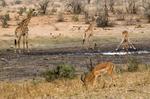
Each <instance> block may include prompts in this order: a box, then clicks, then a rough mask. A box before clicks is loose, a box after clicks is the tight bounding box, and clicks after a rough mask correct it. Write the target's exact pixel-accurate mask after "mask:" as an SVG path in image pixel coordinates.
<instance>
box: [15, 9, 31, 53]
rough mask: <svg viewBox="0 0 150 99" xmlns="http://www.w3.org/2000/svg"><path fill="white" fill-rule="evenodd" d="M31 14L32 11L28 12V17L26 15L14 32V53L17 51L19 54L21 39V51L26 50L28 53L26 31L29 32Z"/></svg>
mask: <svg viewBox="0 0 150 99" xmlns="http://www.w3.org/2000/svg"><path fill="white" fill-rule="evenodd" d="M33 12H34V9H32V10H30V11H29V13H28V15H27V18H25V19H24V20H22V21H21V22H20V23H19V25H18V27H17V28H16V30H15V37H16V38H15V41H14V43H15V52H16V51H17V50H18V51H19V53H20V52H21V49H20V41H21V39H23V49H25V48H27V50H28V51H29V49H28V31H29V28H28V24H29V22H30V20H31V17H32V15H33Z"/></svg>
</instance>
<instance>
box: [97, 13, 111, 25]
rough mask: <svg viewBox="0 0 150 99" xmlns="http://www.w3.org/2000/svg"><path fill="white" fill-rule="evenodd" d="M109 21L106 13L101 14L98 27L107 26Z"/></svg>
mask: <svg viewBox="0 0 150 99" xmlns="http://www.w3.org/2000/svg"><path fill="white" fill-rule="evenodd" d="M108 22H109V21H108V18H107V17H106V16H105V15H99V16H98V18H97V19H96V24H97V27H107V26H108Z"/></svg>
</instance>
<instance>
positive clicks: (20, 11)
mask: <svg viewBox="0 0 150 99" xmlns="http://www.w3.org/2000/svg"><path fill="white" fill-rule="evenodd" d="M25 12H26V7H21V8H19V12H18V14H19V15H22V14H23V13H25Z"/></svg>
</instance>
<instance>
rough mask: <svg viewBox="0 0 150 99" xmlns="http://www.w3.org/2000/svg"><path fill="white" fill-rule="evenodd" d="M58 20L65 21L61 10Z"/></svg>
mask: <svg viewBox="0 0 150 99" xmlns="http://www.w3.org/2000/svg"><path fill="white" fill-rule="evenodd" d="M57 22H64V16H63V13H61V12H59V13H58V15H57Z"/></svg>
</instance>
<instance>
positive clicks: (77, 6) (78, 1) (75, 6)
mask: <svg viewBox="0 0 150 99" xmlns="http://www.w3.org/2000/svg"><path fill="white" fill-rule="evenodd" d="M67 6H68V7H71V8H72V12H73V14H80V13H81V12H82V10H83V8H82V0H70V2H69V3H68V4H67Z"/></svg>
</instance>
